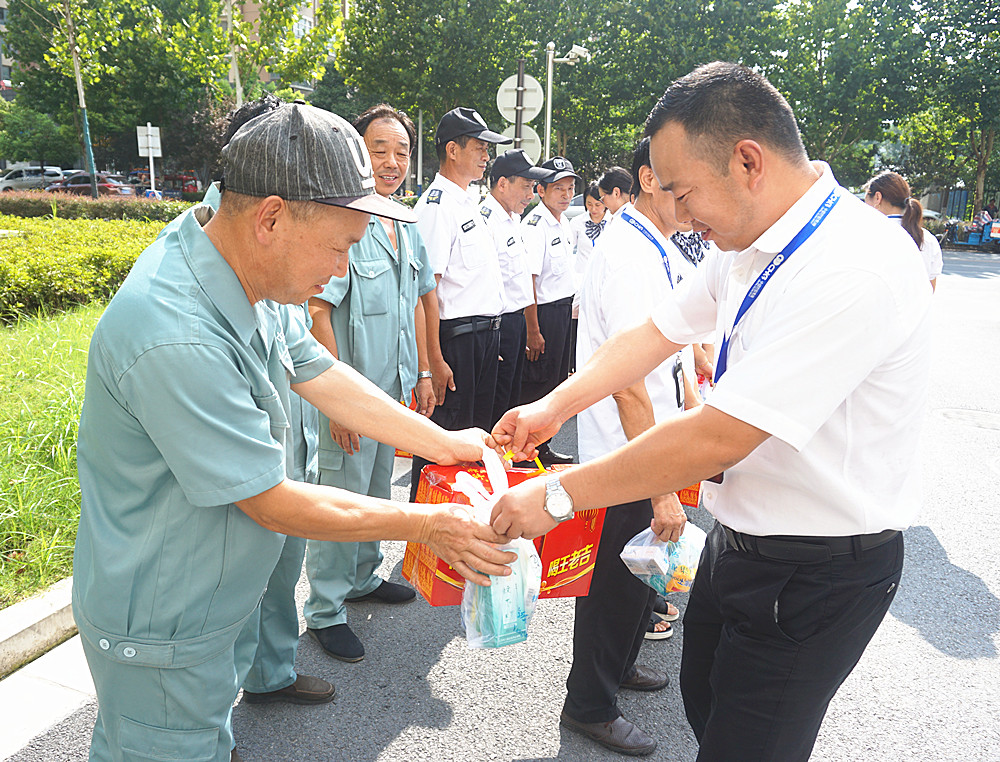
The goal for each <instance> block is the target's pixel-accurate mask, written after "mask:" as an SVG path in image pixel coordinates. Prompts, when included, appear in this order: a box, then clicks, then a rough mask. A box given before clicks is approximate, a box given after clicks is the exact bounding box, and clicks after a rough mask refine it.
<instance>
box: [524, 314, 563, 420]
mask: <svg viewBox="0 0 1000 762" xmlns="http://www.w3.org/2000/svg"><path fill="white" fill-rule="evenodd" d="M572 322H573V297H572V296H567V297H566V298H565V299H559V300H558V301H555V302H549V303H548V304H539V305H538V327H539V329H540V330H541V332H542V336H543V337H544V338H545V352H544V353H543V354H542V355H541V356H540V357H539V358H538V359H537V360H535V361H534V362H527V361H526V362H525V363H524V372H523V373H522V375H521V399H520V402H519V403H518V404H521V405H526V404H528V403H529V402H534V401H535V400H540V399H541V398H542V397H544V396H545V395H546V394H548V393H549V392H551V391H552V390H553V389H555V388H556V387H557V386H559V384H561V383H562V382H563V381H565V380H566V379H567V378H568V377H569V353H570V336H569V334H570V324H571V323H572Z"/></svg>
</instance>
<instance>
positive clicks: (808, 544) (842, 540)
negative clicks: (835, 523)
mask: <svg viewBox="0 0 1000 762" xmlns="http://www.w3.org/2000/svg"><path fill="white" fill-rule="evenodd" d="M722 530H723V531H724V532H725V533H726V544H727V545H728V546H729V547H730V548H732V549H733V550H738V551H740V552H742V553H750V554H753V555H757V556H760V557H761V558H768V559H771V560H772V561H787V562H789V563H797V564H811V563H819V562H822V561H829V560H830V559H831V558H832V557H834V556H848V555H852V554H854V555H857V554H860V553H862V552H864V551H866V550H871V549H872V548H877V547H878V546H879V545H885V544H886V543H887V542H889V541H890V540H892V539H893V538H894V537H895V536H896V535H897V534H899V530H897V529H886V530H885V531H884V532H879V533H878V534H857V535H853V536H849V537H809V536H803V537H791V536H784V535H772V536H769V537H758V536H756V535H752V534H743V533H742V532H735V531H733V530H732V529H730V528H729V527H727V526H723V527H722Z"/></svg>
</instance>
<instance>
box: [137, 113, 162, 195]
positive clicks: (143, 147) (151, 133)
mask: <svg viewBox="0 0 1000 762" xmlns="http://www.w3.org/2000/svg"><path fill="white" fill-rule="evenodd" d="M135 131H136V134H137V135H138V137H139V155H140V156H146V157H148V158H149V189H150V190H151V191H152V192H153V194H154V195H155V194H156V174H155V172H154V169H153V157H154V156H155V157H162V156H163V151H161V150H160V128H159V127H154V126H153V125H151V124H150V123H149V122H146V126H145V127H143V126H142V125H139V126H138V127H136V128H135Z"/></svg>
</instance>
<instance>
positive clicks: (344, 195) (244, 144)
mask: <svg viewBox="0 0 1000 762" xmlns="http://www.w3.org/2000/svg"><path fill="white" fill-rule="evenodd" d="M222 160H223V162H224V163H225V181H224V182H225V189H226V190H230V191H233V192H234V193H242V194H244V195H246V196H257V197H261V198H263V197H264V196H280V197H281V198H283V199H285V200H286V201H316V202H317V203H320V204H329V205H330V206H342V207H346V208H348V209H356V210H357V211H359V212H368V213H370V214H377V215H380V216H382V217H388V218H390V219H394V220H399V221H401V222H416V221H417V216H416V215H415V214H414V213H413V211H412V210H411V209H409V208H408V207H405V206H403V205H402V204H397V203H396V202H395V201H391V200H389V199H388V198H385V197H384V196H380V195H378V194H377V193H376V192H375V177H374V175H373V174H372V160H371V156H369V155H368V149H367V148H366V147H365V141H364V140H363V139H362V138H361V136H360V135H359V134H358V131H357V130H355V129H354V127H352V126H351V125H350V123H349V122H347V121H346V120H344V119H341V118H340V117H339V116H337V115H336V114H332V113H330V112H329V111H325V110H324V109H321V108H316V107H315V106H309V105H307V104H298V103H294V104H289V105H288V106H284V107H281V108H277V109H274V110H273V111H269V112H267V113H266V114H261V115H260V116H258V117H256V118H254V119H251V120H250V121H249V122H247V123H246V124H244V125H243V126H242V127H240V129H239V130H237V132H236V134H235V135H233V138H232V140H230V141H229V143H228V144H227V145H226V147H225V148H223V149H222Z"/></svg>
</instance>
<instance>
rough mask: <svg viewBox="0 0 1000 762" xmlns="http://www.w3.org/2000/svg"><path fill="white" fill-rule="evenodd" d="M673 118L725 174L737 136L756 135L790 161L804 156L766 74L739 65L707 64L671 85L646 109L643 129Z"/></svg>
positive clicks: (650, 130)
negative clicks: (655, 102)
mask: <svg viewBox="0 0 1000 762" xmlns="http://www.w3.org/2000/svg"><path fill="white" fill-rule="evenodd" d="M671 122H674V123H677V124H679V125H680V126H681V127H683V128H684V132H685V133H686V134H687V135H688V136H689V137H690V138H692V139H694V140H696V141H697V142H699V143H700V144H701V145H700V148H701V154H702V158H703V159H705V160H706V161H708V162H710V163H711V164H713V165H714V166H715V167H716V169H718V170H719V171H720V172H721V173H722V174H723V175H726V174H728V173H729V156H730V151H731V148H732V147H733V146H734V145H736V143H738V142H739V141H740V140H745V139H749V140H756V141H757V142H758V143H761V144H762V145H766V146H768V147H770V148H772V149H774V150H775V151H777V152H778V153H780V154H781V155H783V156H784V157H785V158H787V159H789V160H791V161H795V162H798V161H806V160H807V158H808V157H807V156H806V149H805V147H804V146H803V144H802V135H801V134H800V133H799V127H798V124H797V123H796V122H795V114H794V113H792V107H791V106H789V105H788V101H786V100H785V98H784V96H782V94H781V93H779V92H778V91H777V89H776V88H775V87H774V85H772V84H771V83H770V82H768V81H767V79H766V78H765V77H764V76H762V75H760V74H758V73H757V72H755V71H753V70H751V69H748V68H747V67H746V66H740V65H739V64H734V63H725V62H722V61H715V62H713V63H710V64H705V65H704V66H699V67H698V68H697V69H695V70H694V71H692V72H691V73H690V74H686V75H684V76H683V77H681V78H680V79H678V80H676V81H675V82H674V83H673V84H672V85H670V87H668V88H667V91H666V92H665V93H664V94H663V97H662V98H660V100H659V102H658V103H657V104H656V105H655V106H654V107H653V110H652V111H650V112H649V117H648V118H647V119H646V131H645V134H646V135H649V136H652V135H655V134H656V133H657V132H659V131H660V129H662V128H663V127H664V126H665V125H666V124H668V123H671Z"/></svg>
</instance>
